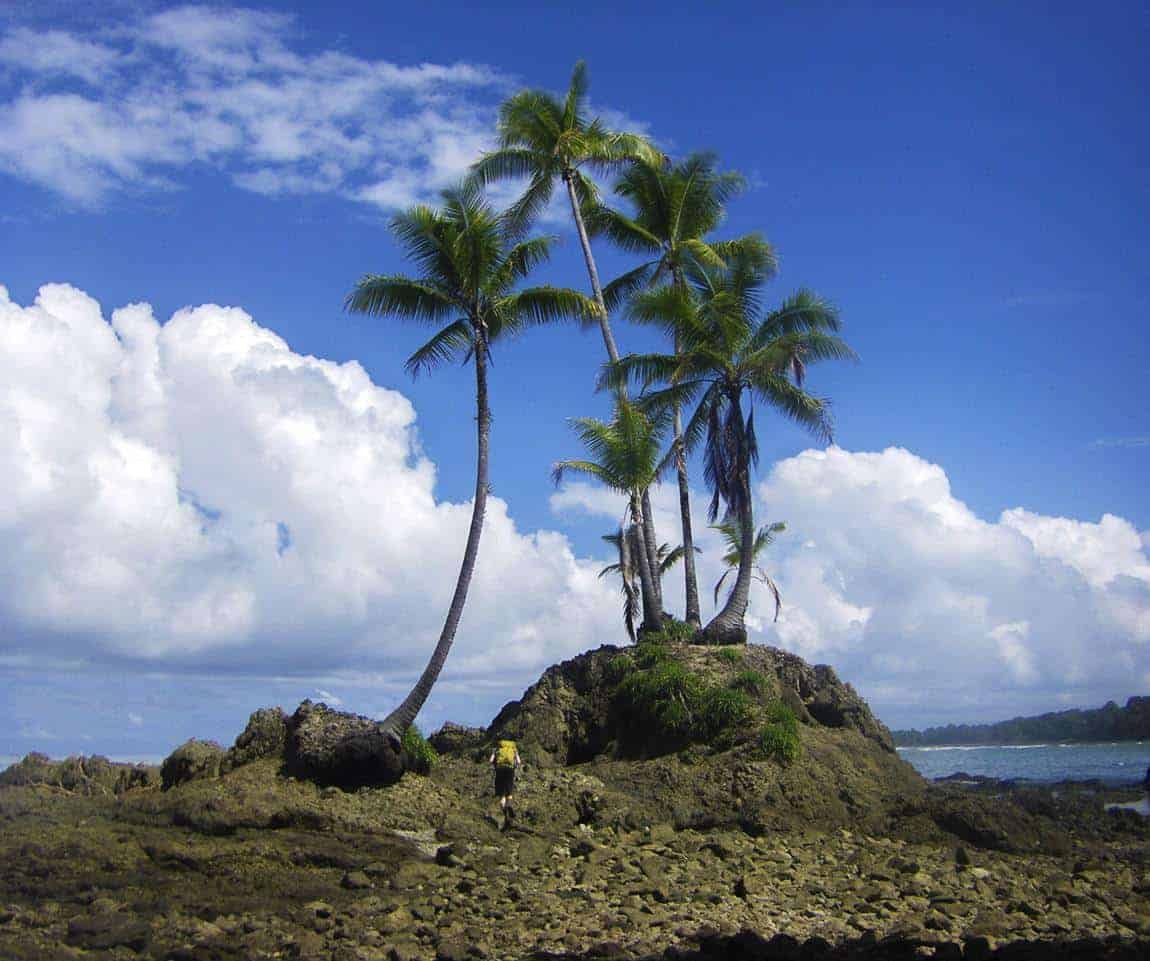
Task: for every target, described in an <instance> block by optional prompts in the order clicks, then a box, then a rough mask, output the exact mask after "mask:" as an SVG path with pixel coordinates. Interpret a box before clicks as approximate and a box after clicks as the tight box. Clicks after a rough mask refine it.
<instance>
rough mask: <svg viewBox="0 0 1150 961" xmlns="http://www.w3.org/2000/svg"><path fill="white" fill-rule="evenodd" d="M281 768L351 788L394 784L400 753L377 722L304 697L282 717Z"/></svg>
mask: <svg viewBox="0 0 1150 961" xmlns="http://www.w3.org/2000/svg"><path fill="white" fill-rule="evenodd" d="M284 769H285V770H286V771H287V773H288V774H290V775H292V776H293V777H301V778H307V779H308V780H312V781H315V782H316V783H317V784H327V785H334V786H338V787H343V788H356V787H364V786H367V785H382V784H393V783H395V782H396V781H398V780H399V778H400V777H402V776H403V758H402V754H401V752H400V751H397V750H396V745H393V744H392V743H391V742H390V741H389V740H388V738H387V737H386V736H385V735H384V734H383V732H382V730H381V729H380V725H379V723H378V722H377V721H373V720H371V718H367V717H363V716H361V715H358V714H349V713H346V712H343V711H333V710H332V709H331V708H329V707H328V706H327V705H326V704H313V703H312V702H311V701H304V702H303V703H302V704H300V706H299V707H298V708H297V709H296V712H295V713H294V714H293V715H292V716H291V717H290V718H288V720H287V724H286V736H285V742H284Z"/></svg>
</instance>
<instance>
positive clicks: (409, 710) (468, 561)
mask: <svg viewBox="0 0 1150 961" xmlns="http://www.w3.org/2000/svg"><path fill="white" fill-rule="evenodd" d="M475 403H476V410H477V414H476V418H475V421H476V432H477V434H478V452H477V456H476V465H475V501H474V503H473V505H472V508H471V527H470V528H469V529H468V531H467V546H466V547H465V548H464V551H463V564H462V565H461V566H460V568H459V578H458V579H457V580H456V582H455V594H454V595H452V598H451V607H450V608H448V611H447V620H446V621H445V622H444V624H443V631H442V632H441V633H440V635H439V643H438V644H436V645H435V650H434V651H433V652H432V654H431V660H430V661H428V662H427V667H425V668H424V669H423V673H422V674H421V675H420V676H419V680H418V681H416V683H415V687H413V688H412V689H411V693H410V694H408V695H407V697H405V698H404V699H403V703H402V704H400V705H399V707H397V708H396V709H395V710H394V711H392V712H391V713H390V714H389V715H388V716H387V717H386V718H385V719H384V720H383V723H382V724H381V725H380V730H381V731H382V732H383V733H385V734H386V735H388V737H389V738H390V739H391V740H392V741H393V743H394V741H395V740H396V739H398V738H399V737H401V736H402V735H403V732H404V731H406V730H407V729H408V728H409V727H410V726H411V723H412V722H413V721H414V720H415V716H416V715H417V714H418V713H419V709H420V708H421V707H423V703H424V701H426V700H427V696H428V695H429V694H430V693H431V689H432V687H434V686H435V682H436V680H437V679H438V678H439V672H440V671H442V670H443V664H444V662H445V661H446V660H447V654H448V652H449V651H450V650H451V644H452V642H453V641H454V640H455V630H456V628H457V627H458V626H459V619H460V617H461V616H462V614H463V605H464V604H465V603H466V602H467V589H468V588H469V587H470V586H471V575H472V573H473V572H474V570H475V560H476V558H477V557H478V555H479V537H480V535H481V534H482V533H483V516H484V514H485V512H486V510H487V489H488V486H489V485H488V468H487V441H488V435H489V434H490V432H491V411H490V409H489V407H488V404H487V340H486V337H485V336H484V333H483V331H482V330H477V331H476V341H475Z"/></svg>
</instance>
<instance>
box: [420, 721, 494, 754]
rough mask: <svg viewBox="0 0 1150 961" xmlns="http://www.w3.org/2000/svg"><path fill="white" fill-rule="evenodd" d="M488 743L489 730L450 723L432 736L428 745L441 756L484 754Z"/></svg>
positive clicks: (428, 740)
mask: <svg viewBox="0 0 1150 961" xmlns="http://www.w3.org/2000/svg"><path fill="white" fill-rule="evenodd" d="M486 741H487V730H486V728H482V727H465V726H464V725H462V724H454V723H452V722H451V721H448V722H447V723H446V724H444V725H443V727H441V728H440V729H439V730H438V731H436V732H435V733H434V734H432V735H431V736H430V737H429V738H428V739H427V743H428V744H430V745H431V746H432V747H433V748H435V750H437V751H438V752H439V753H440V754H460V755H463V754H468V753H471V752H474V751H480V752H482V750H483V747H484V745H485V744H486Z"/></svg>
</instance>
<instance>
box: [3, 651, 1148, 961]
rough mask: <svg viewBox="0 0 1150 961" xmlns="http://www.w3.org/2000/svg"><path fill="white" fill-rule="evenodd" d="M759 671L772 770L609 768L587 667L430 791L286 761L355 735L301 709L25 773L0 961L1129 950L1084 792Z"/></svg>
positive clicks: (1142, 924) (1129, 848) (1134, 908)
mask: <svg viewBox="0 0 1150 961" xmlns="http://www.w3.org/2000/svg"><path fill="white" fill-rule="evenodd" d="M779 653H781V652H775V653H772V652H770V651H767V650H762V651H754V650H748V651H747V652H746V659H747V661H749V662H752V663H758V664H760V665H761V666H762V667H763V668H764V670H765V669H766V668H767V667H768V666H770V667H771V669H772V671H774V673H773V674H772V675H771V676H772V677H776V678H779V679H785V683H786V684H788V685H793V686H792V687H791V688H790V690H792V691H793V701H794V703H795V704H796V705H797V709H799V708H801V709H804V710H805V712H806V715H807V717H806V719H804V721H803V725H802V728H801V731H800V737H801V741H802V751H803V753H802V755H801V756H800V757H799V759H798V760H797V761H795V762H794V763H792V764H780V763H778V762H776V761H773V760H770V759H763V758H760V757H756V756H754V755H753V752H752V751H751V750H750V747H749V742H748V743H734V744H725V745H723V746H722V748H721V749H720V748H713V749H710V750H701V749H696V748H691V749H690V750H684V751H679V752H677V753H674V754H667V755H661V756H656V757H646V758H625V757H620V756H619V752H618V750H617V749H609V742H610V741H611V731H610V730H609V724H608V725H607V726H606V727H604V726H603V724H604V723H606V722H604V716H605V715H603V714H602V713H601V708H602V702H603V700H604V699H603V697H602V696H601V695H602V690H601V683H600V680H599V673H598V672H599V670H600V667H601V666H602V665H601V663H600V662H603V663H607V660H608V659H610V658H613V657H615V656H616V654H615V653H613V652H612V651H609V650H608V651H602V652H592V654H590V655H585V656H584V658H583V659H582V660H580V659H576V660H577V661H578V663H575V662H569V663H568V664H567V665H560V666H559V668H557V669H552V672H549V674H547V675H545V676H544V678H542V679H541V681H540V683H539V684H538V685H536V686H534V687H533V688H532V689H530V690H529V691H528V692H527V694H526V695H525V696H524V698H523V699H521V700H520V701H518V702H513V704H511V705H508V707H507V708H505V709H504V711H503V712H501V714H500V716H499V717H498V718H497V719H496V722H493V724H492V726H491V728H489V729H487V730H486V731H473V730H472V731H469V730H467V729H462V728H449V729H447V730H445V731H443V732H440V734H439V735H438V736H437V737H434V738H432V741H433V742H435V743H437V744H438V745H439V746H440V748H441V749H443V750H445V751H446V752H447V753H445V754H444V755H443V756H442V757H441V758H440V760H439V762H438V763H437V764H436V765H435V766H434V768H433V769H432V771H431V773H430V775H428V776H420V775H414V774H410V773H409V774H408V775H406V776H405V777H403V779H402V780H401V781H399V782H398V783H395V784H392V785H390V786H386V787H383V786H361V787H358V788H355V789H350V790H345V789H344V788H341V787H338V786H332V785H328V786H322V785H320V784H317V783H316V782H315V781H314V779H310V778H306V777H302V776H298V774H299V771H298V769H297V768H293V767H292V766H291V765H290V764H289V763H288V762H287V761H286V760H285V758H288V757H294V758H296V762H293V763H298V759H299V757H300V756H301V753H300V744H301V743H307V744H316V743H319V742H320V741H321V740H322V738H318V737H317V736H316V734H317V732H322V730H324V729H325V725H327V724H329V723H330V724H332V725H339V726H344V727H346V726H348V725H350V726H352V727H354V726H355V724H356V723H358V722H357V721H356V720H355V719H354V718H352V717H351V716H349V715H338V714H337V713H336V712H329V711H328V710H327V709H326V708H323V707H322V706H320V705H306V704H305V705H304V706H301V709H300V711H297V712H296V714H294V715H292V716H291V717H290V718H289V717H285V716H284V715H283V714H282V713H281V712H279V711H263V712H257V714H256V715H253V717H252V721H251V722H250V723H249V726H248V729H247V730H245V732H244V733H243V734H241V735H240V737H239V738H237V742H236V745H235V746H234V747H233V748H232V749H230V750H228V751H224V750H223V749H222V748H218V747H214V746H211V745H205V744H204V743H202V742H197V743H195V744H193V745H185V746H184V747H183V748H181V749H180V751H177V752H174V753H173V756H172V757H171V758H169V760H168V762H165V766H164V771H163V774H161V772H160V771H159V770H157V769H155V768H151V769H143V768H131V769H125V768H123V767H117V766H115V765H108V764H107V762H100V761H98V760H94V759H87V760H85V761H79V760H73V761H69V762H65V763H64V765H63V766H54V765H53V764H52V763H51V762H48V761H47V760H46V759H43V758H32V759H31V760H29V761H26V762H24V763H23V764H22V765H19V766H17V767H18V768H19V770H17V769H15V768H14V769H10V771H9V772H5V775H3V776H0V781H3V782H4V786H2V787H0V824H3V830H2V831H0V958H3V959H5V961H26V959H52V961H56V959H81V958H94V957H99V958H109V959H117V961H120V959H124V961H127V959H137V958H147V959H157V961H160V959H163V961H217V959H219V961H223V959H241V958H242V959H273V958H313V959H321V958H322V959H336V961H433V959H436V961H464V959H479V961H482V959H499V961H502V959H544V958H552V959H558V958H569V959H576V958H579V959H582V958H588V959H589V958H620V959H622V958H652V959H653V958H665V959H675V958H677V959H699V961H704V959H712V958H715V959H717V958H735V959H739V958H745V959H775V958H778V959H784V958H786V959H797V958H816V957H826V958H842V959H847V958H886V957H891V958H926V957H936V958H960V957H963V958H972V959H973V958H989V957H999V958H1003V959H1006V958H1015V959H1017V958H1048V957H1055V958H1057V957H1065V958H1122V959H1125V958H1130V959H1134V958H1141V957H1145V956H1146V954H1147V951H1148V949H1150V845H1148V841H1150V828H1148V824H1147V821H1146V819H1144V818H1141V817H1139V816H1137V815H1135V814H1133V813H1131V812H1113V813H1107V812H1106V811H1105V810H1104V809H1103V806H1102V800H1101V799H1100V797H1098V796H1097V795H1095V794H1091V793H1088V792H1086V793H1080V794H1076V793H1074V792H1069V793H1068V792H1065V791H1064V792H1061V793H1059V794H1055V793H1054V792H1050V791H1047V792H1043V791H1040V790H1032V791H1023V792H1018V791H1010V792H1001V791H998V792H990V791H971V790H969V789H966V788H963V787H958V786H954V785H931V784H928V783H927V782H925V781H923V780H922V779H921V778H919V777H918V776H917V775H916V774H915V773H914V772H913V770H911V769H910V768H909V765H905V764H904V763H903V762H901V761H900V760H899V759H898V758H897V756H896V755H895V754H894V752H893V750H891V749H890V748H889V747H888V746H887V745H886V744H884V736H883V735H884V733H885V729H884V728H881V725H877V722H873V718H871V717H870V715H869V711H867V710H866V709H865V704H863V703H862V702H861V700H859V699H858V698H857V695H853V692H851V691H849V688H847V687H846V686H844V685H840V684H839V682H838V681H837V679H834V678H833V675H827V674H826V673H825V672H824V673H823V674H822V675H820V676H818V677H816V675H815V674H814V673H813V670H814V669H810V668H806V666H805V665H801V662H799V664H797V665H796V664H795V663H793V662H791V661H789V660H787V659H786V658H785V657H783V658H780V657H779V656H778V654H779ZM711 656H712V655H711V654H710V653H708V652H702V653H700V652H698V651H689V652H685V653H684V655H683V657H684V658H697V659H705V658H708V657H711ZM796 660H797V659H796ZM745 667H746V665H745V664H743V665H741V669H745ZM800 667H801V668H805V669H806V671H810V672H811V673H809V674H807V673H804V671H803V670H802V669H800ZM776 668H777V670H776ZM722 669H723V670H725V669H726V668H725V667H724V668H722ZM716 670H718V668H716ZM780 683H784V681H783V680H781V681H780ZM596 705H599V706H598V707H596ZM812 705H813V706H814V707H815V709H816V710H815V711H811V710H809V708H810V706H812ZM596 711H600V713H598V714H597V713H596ZM820 715H821V720H820ZM828 722H831V723H828ZM872 722H873V725H872ZM305 728H306V730H307V731H309V732H310V733H309V734H308V736H307V737H306V738H303V739H302V740H301V738H300V735H299V732H300V731H301V730H304V729H305ZM511 731H515V732H516V733H517V734H518V737H519V739H520V741H521V742H522V743H523V745H524V751H525V757H527V758H528V763H527V765H526V768H525V770H524V773H523V776H522V778H521V783H520V788H519V790H518V791H517V796H516V809H517V816H516V818H515V820H514V822H513V823H512V826H511V827H510V828H509V829H507V830H503V829H502V828H503V827H504V826H503V825H502V824H501V822H500V821H499V820H498V819H497V818H496V817H495V813H496V811H497V808H496V806H495V804H494V801H493V799H492V797H491V794H490V791H491V787H490V778H491V774H490V770H489V768H488V767H487V765H486V763H485V761H486V758H485V756H484V751H485V749H486V748H485V744H486V743H488V742H489V741H490V739H491V738H492V737H494V736H498V735H499V734H500V733H510V732H511ZM587 743H594V744H596V745H599V746H600V747H601V748H602V749H601V750H598V751H597V752H593V756H592V757H591V758H590V759H587V760H580V761H579V762H578V763H565V762H566V761H567V760H569V759H570V758H571V756H572V751H573V750H574V753H575V754H578V753H579V752H580V751H581V750H583V748H582V747H580V745H586V744H587ZM293 752H294V753H293ZM292 770H296V775H293V774H292V773H291V771H292ZM13 771H15V772H16V773H15V774H13V773H12V772H13ZM165 786H166V789H164V787H165Z"/></svg>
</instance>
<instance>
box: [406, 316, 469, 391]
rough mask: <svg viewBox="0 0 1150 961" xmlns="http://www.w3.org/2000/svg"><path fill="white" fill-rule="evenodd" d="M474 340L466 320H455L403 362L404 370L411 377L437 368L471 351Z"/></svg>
mask: <svg viewBox="0 0 1150 961" xmlns="http://www.w3.org/2000/svg"><path fill="white" fill-rule="evenodd" d="M474 345H475V338H474V336H473V334H472V330H471V325H470V324H469V323H468V322H467V321H466V320H462V319H461V320H457V321H456V322H455V323H454V324H449V325H448V326H446V327H444V328H443V329H442V330H440V331H438V332H437V333H436V334H435V335H434V336H433V337H432V338H431V339H430V340H429V341H428V342H427V343H426V344H424V345H423V346H422V347H420V348H419V350H417V351H416V352H415V353H414V354H412V355H411V356H410V357H408V358H407V360H406V361H405V362H404V365H403V366H404V369H405V370H406V371H407V372H408V373H409V374H411V376H412V377H418V376H419V375H420V374H421V373H423V372H424V371H427V370H431V369H432V368H433V367H437V366H439V365H440V364H442V363H444V362H445V361H448V360H451V359H452V358H453V357H455V356H456V355H458V354H459V353H460V352H461V351H462V352H464V353H466V352H467V351H469V350H472V349H473V348H474Z"/></svg>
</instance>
